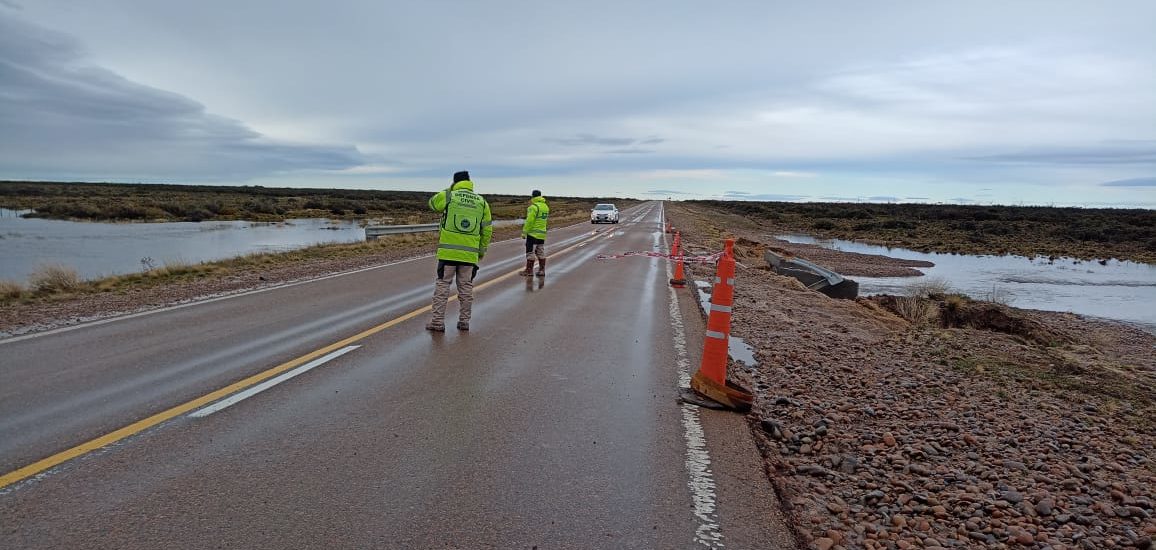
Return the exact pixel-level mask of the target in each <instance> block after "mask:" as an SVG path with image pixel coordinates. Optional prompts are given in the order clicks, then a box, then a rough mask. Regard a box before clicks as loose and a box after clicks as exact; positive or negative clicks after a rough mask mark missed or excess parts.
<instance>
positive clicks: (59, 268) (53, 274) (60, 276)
mask: <svg viewBox="0 0 1156 550" xmlns="http://www.w3.org/2000/svg"><path fill="white" fill-rule="evenodd" d="M28 281H29V283H30V284H31V285H32V288H33V289H35V290H36V291H37V292H41V293H46V294H52V293H58V292H72V291H74V290H79V289H80V286H81V283H82V281H81V280H80V275H79V274H77V273H76V270H75V269H72V268H71V267H66V266H63V265H60V264H45V265H41V266H40V267H38V268H36V271H33V272H32V275H30V276H29V277H28Z"/></svg>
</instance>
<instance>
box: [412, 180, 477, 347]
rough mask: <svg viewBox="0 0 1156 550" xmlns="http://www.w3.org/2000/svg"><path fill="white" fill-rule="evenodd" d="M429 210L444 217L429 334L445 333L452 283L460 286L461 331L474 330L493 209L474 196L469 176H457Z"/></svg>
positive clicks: (435, 196) (437, 196) (439, 239)
mask: <svg viewBox="0 0 1156 550" xmlns="http://www.w3.org/2000/svg"><path fill="white" fill-rule="evenodd" d="M429 207H430V209H432V210H434V211H435V212H441V213H442V225H441V229H440V234H439V237H438V253H437V258H438V271H437V274H438V279H437V283H435V285H434V297H433V306H432V308H433V318H431V319H430V322H429V324H427V325H426V326H425V328H426V330H432V331H434V332H445V330H446V325H445V322H446V302H448V301H449V298H450V283H451V282H453V281H454V280H455V279H456V280H457V283H458V303H459V304H460V305H461V313H460V314H459V317H458V330H470V313H471V310H472V308H473V305H474V276H476V275H477V274H478V262H480V261H481V260H482V258H484V257H485V256H486V248H489V246H490V237H491V236H492V235H493V234H494V227H493V218H492V216H491V214H490V205H489V204H488V203H486V199H484V198H482V196H481V195H479V194H477V193H474V182H472V181H470V173H469V172H458V173H456V174H454V182H453V184H452V185H451V186H450V188H449V189H446V190H445V191H442V192H440V193H438V194H436V195H434V196H432V197H430V199H429Z"/></svg>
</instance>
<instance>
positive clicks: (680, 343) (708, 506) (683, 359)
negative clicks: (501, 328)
mask: <svg viewBox="0 0 1156 550" xmlns="http://www.w3.org/2000/svg"><path fill="white" fill-rule="evenodd" d="M661 215H662V219H663V220H665V219H666V211H665V209H664V210H662V211H661ZM659 233H660V234H661V235H662V238H661V239H662V240H663V241H665V240H666V239H665V236H666V233H665V232H664V231H662V229H661V228H660V230H659ZM663 263H664V264H665V265H666V277H667V278H668V279H670V278H673V277H674V273H672V272H671V268H670V264H671V263H670V262H663ZM667 291H668V292H669V293H670V301H669V303H670V328H671V331H672V333H673V334H674V351H675V355H676V362H677V366H678V386H679V388H680V389H682V388H690V358H689V355H688V354H687V351H686V333H685V330H684V326H683V324H682V312H681V310H680V309H679V306H678V294H676V293H675V290H674V287H672V286H667ZM682 429H683V438H684V439H685V440H686V473H687V476H688V477H689V479H688V480H687V486H688V487H690V496H691V499H692V500H693V501H694V515H695V517H697V518H698V520H699V524H698V527H696V528H695V530H694V541H695V542H696V543H698V544H701V545H703V546H705V547H707V548H724V547H725V545H724V544H723V543H722V538H723V536H722V532H721V531H720V529H719V524H718V517H717V516H716V514H715V512H716V510H717V509H718V504H717V502H718V500H717V498H716V496H715V483H714V476H713V475H712V474H711V471H710V451H709V450H708V449H707V446H706V433H705V432H704V431H703V429H702V422H701V421H700V420H699V408H698V406H697V405H691V404H689V403H683V404H682Z"/></svg>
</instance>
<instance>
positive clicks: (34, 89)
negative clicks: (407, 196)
mask: <svg viewBox="0 0 1156 550" xmlns="http://www.w3.org/2000/svg"><path fill="white" fill-rule="evenodd" d="M0 72H3V74H4V86H3V89H2V91H0V94H2V97H3V101H0V120H3V121H4V124H3V126H2V129H0V170H2V171H3V175H4V176H8V177H39V176H41V173H42V171H44V170H45V169H49V170H51V171H52V172H51V173H50V174H49V175H52V176H59V175H72V176H74V177H77V178H80V179H87V178H100V177H112V178H118V177H119V178H127V177H137V178H157V179H167V178H175V179H221V178H231V179H246V178H249V177H255V176H261V175H268V174H273V173H277V172H282V171H289V170H301V169H320V170H340V169H346V168H351V167H355V166H358V165H361V164H365V163H366V162H367V158H366V157H365V156H364V155H362V154H361V153H360V152H359V151H357V149H356V148H354V147H352V146H327V145H306V144H290V143H280V142H276V141H273V140H269V139H267V138H265V137H264V136H262V135H261V134H259V133H257V132H255V131H253V130H252V129H251V128H249V127H247V126H246V125H245V124H244V123H242V122H240V121H237V120H233V119H230V118H226V117H222V116H217V115H213V114H211V113H208V112H206V110H205V107H204V106H203V105H201V104H200V103H197V102H196V101H193V100H191V99H189V98H187V97H184V96H181V95H179V94H175V93H171V92H167V91H164V90H159V89H156V88H152V87H149V86H145V85H142V84H138V83H135V82H132V81H130V80H128V79H126V78H124V77H122V76H120V75H118V74H116V73H114V72H112V71H109V70H106V69H103V68H100V67H96V66H92V65H89V64H87V63H86V62H85V60H84V55H83V50H82V48H81V46H80V45H79V44H78V43H77V42H76V41H75V40H73V39H72V38H70V37H68V36H67V35H63V34H60V33H56V32H53V31H49V30H47V29H43V28H40V27H36V26H33V25H30V24H27V23H24V22H22V21H20V20H18V19H16V18H13V17H9V16H6V15H5V14H4V13H3V12H0Z"/></svg>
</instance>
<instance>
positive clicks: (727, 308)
mask: <svg viewBox="0 0 1156 550" xmlns="http://www.w3.org/2000/svg"><path fill="white" fill-rule="evenodd" d="M710 310H711V311H721V312H723V313H730V312H731V306H720V305H718V304H711V305H710Z"/></svg>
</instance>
